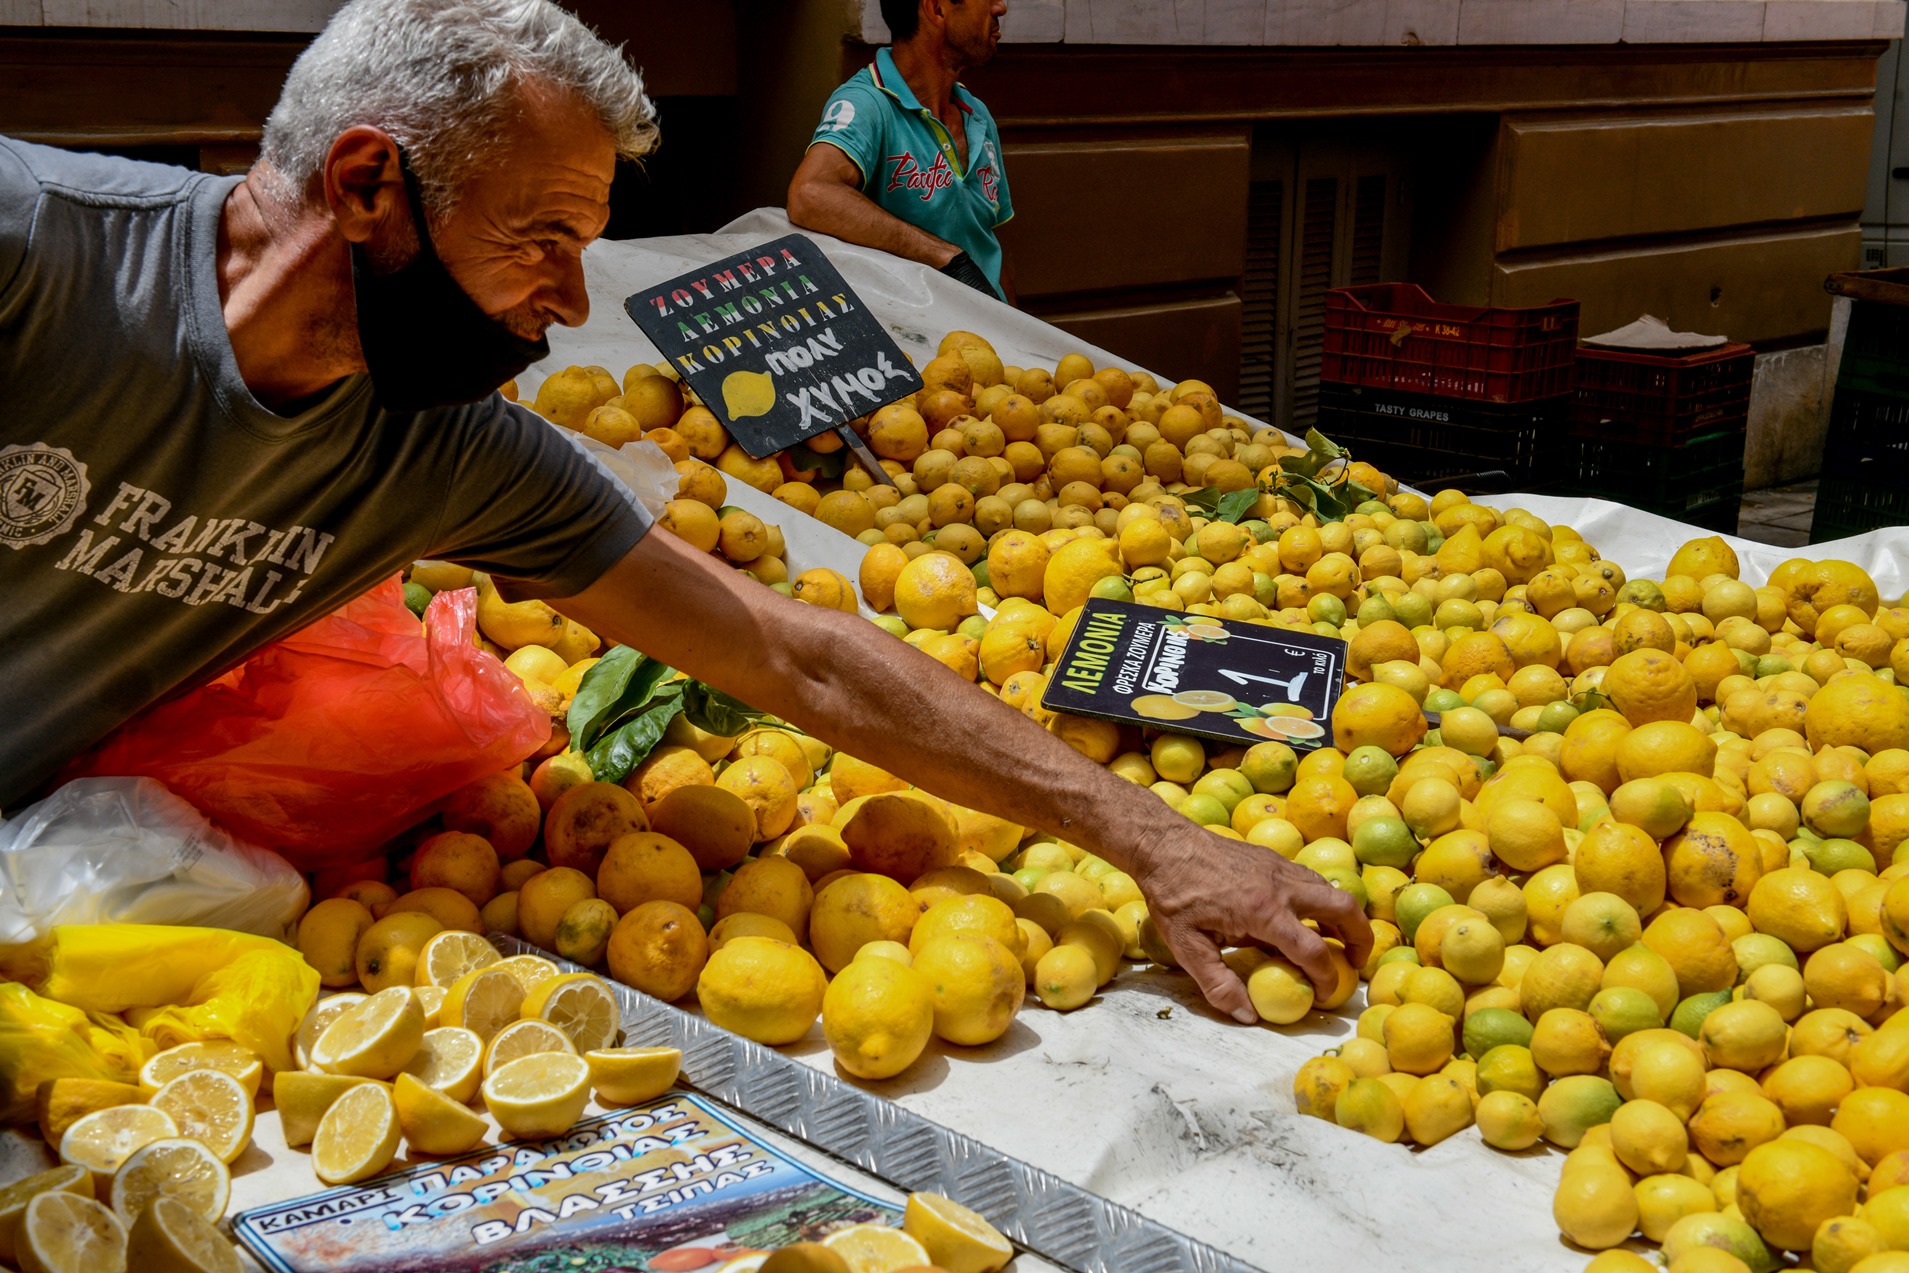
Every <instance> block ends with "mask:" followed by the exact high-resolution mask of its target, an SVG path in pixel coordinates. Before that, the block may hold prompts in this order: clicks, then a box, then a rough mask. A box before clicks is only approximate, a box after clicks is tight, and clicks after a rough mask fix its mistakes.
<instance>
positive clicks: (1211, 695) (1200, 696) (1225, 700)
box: [1173, 629, 1239, 712]
mask: <svg viewBox="0 0 1909 1273" xmlns="http://www.w3.org/2000/svg"><path fill="white" fill-rule="evenodd" d="M1221 630H1222V631H1224V629H1221ZM1173 701H1174V702H1176V703H1178V704H1179V705H1180V706H1182V707H1193V708H1197V709H1199V710H1200V711H1203V712H1230V711H1232V710H1233V709H1234V708H1235V707H1237V706H1238V705H1239V700H1238V699H1236V698H1234V697H1233V696H1232V695H1231V694H1228V693H1227V692H1226V691H1225V690H1181V691H1180V692H1179V693H1178V694H1175V695H1174V696H1173Z"/></svg>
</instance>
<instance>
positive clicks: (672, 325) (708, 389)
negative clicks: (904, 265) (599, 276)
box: [623, 234, 921, 459]
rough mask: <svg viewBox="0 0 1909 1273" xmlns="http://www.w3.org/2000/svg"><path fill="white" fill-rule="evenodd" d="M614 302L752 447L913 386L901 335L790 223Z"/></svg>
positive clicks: (762, 449)
mask: <svg viewBox="0 0 1909 1273" xmlns="http://www.w3.org/2000/svg"><path fill="white" fill-rule="evenodd" d="M623 308H624V311H625V312H626V313H628V314H629V316H630V318H631V319H632V320H634V321H635V323H636V325H637V326H638V327H640V328H642V329H643V334H644V335H645V336H648V337H649V338H650V341H651V343H652V344H654V345H655V346H656V347H657V348H658V349H659V350H661V351H662V353H663V356H664V357H666V358H667V359H669V361H670V362H672V363H674V364H675V365H676V368H677V370H678V371H680V372H681V373H682V375H683V378H684V379H685V380H687V381H688V382H689V384H690V387H691V388H693V389H694V390H695V391H696V393H697V396H698V397H700V398H701V399H702V400H703V402H704V404H705V405H706V406H708V408H709V409H710V410H711V411H712V412H714V413H715V415H716V418H717V419H718V420H721V421H722V423H723V426H724V427H725V428H727V429H728V430H729V434H730V436H731V437H733V438H735V440H736V443H737V445H739V446H741V447H742V449H743V450H745V451H747V452H748V453H749V454H750V455H752V456H754V457H755V458H756V459H762V458H763V457H765V456H769V455H773V454H775V453H776V452H777V451H780V450H782V449H784V448H785V447H791V446H794V445H795V444H796V443H798V442H802V441H805V440H807V439H809V438H812V437H814V436H816V435H817V434H818V433H826V432H827V431H828V430H830V429H833V428H835V427H836V426H837V425H839V424H842V423H844V422H845V421H848V420H853V419H855V418H856V417H857V416H863V415H867V414H868V413H869V412H871V411H873V410H875V409H876V408H878V407H883V406H886V405H887V404H889V403H891V402H893V401H895V400H896V399H897V398H905V397H907V396H908V395H909V394H911V393H913V392H915V391H916V390H917V389H919V388H921V375H920V373H919V372H917V371H916V370H915V368H914V365H913V364H912V363H910V362H909V361H908V359H907V358H906V357H904V356H903V355H902V351H901V346H899V345H897V344H896V343H895V341H894V339H893V338H892V337H890V336H889V334H888V332H887V330H886V329H884V328H883V326H882V324H881V322H880V321H879V320H878V319H877V318H876V317H875V316H874V315H873V314H871V313H869V311H868V309H867V307H866V306H864V305H863V304H862V301H861V298H860V297H858V296H856V295H855V292H854V289H852V288H851V287H849V285H848V284H847V283H846V282H844V281H843V279H842V276H841V274H839V273H837V272H836V269H835V266H834V265H832V264H830V262H829V259H828V257H826V256H824V255H823V254H822V249H820V248H818V247H817V246H815V244H814V243H813V242H811V241H810V240H809V239H807V238H806V237H804V236H802V235H800V234H791V235H788V236H786V237H784V238H780V239H777V240H775V241H774V242H772V243H764V244H762V245H761V246H759V247H753V248H749V249H748V250H746V251H743V252H737V253H735V254H733V255H731V256H726V257H723V258H722V259H721V260H718V261H712V262H710V263H709V264H708V265H705V266H703V267H702V268H701V269H696V270H691V271H690V272H689V273H687V274H683V275H680V276H678V277H676V278H673V279H670V280H669V281H667V282H664V283H658V284H657V285H656V286H655V287H651V288H646V289H644V290H643V291H641V292H638V293H637V294H636V295H634V296H631V297H628V298H627V299H625V300H624V302H623Z"/></svg>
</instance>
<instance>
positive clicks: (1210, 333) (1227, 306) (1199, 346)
mask: <svg viewBox="0 0 1909 1273" xmlns="http://www.w3.org/2000/svg"><path fill="white" fill-rule="evenodd" d="M1041 317H1042V318H1043V319H1045V320H1046V321H1047V322H1050V323H1052V324H1054V325H1055V326H1056V327H1059V328H1061V329H1062V330H1063V331H1070V332H1073V333H1074V334H1075V335H1076V336H1079V337H1080V338H1081V339H1082V340H1085V341H1090V342H1092V343H1093V344H1096V345H1099V346H1100V347H1101V348H1102V349H1107V350H1111V351H1112V352H1114V353H1116V354H1118V355H1120V357H1121V358H1122V359H1123V360H1125V365H1127V366H1129V367H1145V368H1146V369H1147V370H1149V371H1152V372H1154V373H1155V374H1156V375H1160V376H1170V377H1172V378H1173V379H1175V380H1185V379H1187V378H1188V377H1193V378H1196V379H1200V380H1204V381H1206V382H1207V383H1208V384H1210V385H1212V386H1213V387H1214V389H1216V390H1218V391H1219V395H1220V399H1221V401H1224V402H1231V401H1232V400H1233V396H1234V395H1235V394H1236V393H1238V392H1239V364H1240V300H1239V297H1237V296H1235V295H1233V294H1232V293H1231V292H1228V293H1227V294H1226V295H1224V296H1215V297H1210V298H1204V299H1200V300H1183V301H1165V302H1161V303H1160V304H1156V305H1133V306H1127V307H1123V308H1119V309H1099V310H1070V311H1067V312H1063V313H1042V314H1041Z"/></svg>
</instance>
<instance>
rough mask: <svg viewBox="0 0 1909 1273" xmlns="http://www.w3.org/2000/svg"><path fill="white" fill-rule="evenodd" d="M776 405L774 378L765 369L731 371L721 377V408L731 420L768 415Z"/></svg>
mask: <svg viewBox="0 0 1909 1273" xmlns="http://www.w3.org/2000/svg"><path fill="white" fill-rule="evenodd" d="M775 405H776V378H775V377H774V376H772V375H770V374H769V373H768V372H766V371H732V372H730V373H729V374H728V375H727V376H724V377H723V410H725V411H727V412H728V413H729V418H730V419H731V420H741V419H743V418H745V417H747V416H756V415H768V414H769V412H771V411H773V410H774V409H775Z"/></svg>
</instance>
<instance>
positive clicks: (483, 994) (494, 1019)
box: [438, 967, 524, 1043]
mask: <svg viewBox="0 0 1909 1273" xmlns="http://www.w3.org/2000/svg"><path fill="white" fill-rule="evenodd" d="M523 1006H524V987H523V985H522V984H521V983H520V982H519V981H518V980H517V978H515V977H513V976H511V975H510V973H508V972H505V971H503V970H502V969H499V968H496V967H490V968H478V969H475V970H474V971H471V972H467V973H465V974H464V975H463V976H462V977H459V978H458V979H457V982H456V984H454V985H453V986H452V987H451V989H450V993H448V994H446V995H445V996H444V1007H443V1008H442V1009H440V1010H439V1012H438V1021H439V1023H440V1024H442V1025H447V1026H462V1027H463V1028H464V1029H466V1030H469V1031H471V1032H472V1033H473V1034H475V1035H476V1036H477V1037H478V1038H480V1039H482V1040H484V1042H486V1043H489V1042H490V1041H491V1038H492V1037H493V1036H494V1035H496V1033H497V1032H498V1031H499V1030H501V1029H503V1028H504V1027H505V1026H507V1025H509V1024H510V1023H511V1022H513V1021H515V1020H517V1018H518V1017H520V1016H522V1015H523Z"/></svg>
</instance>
